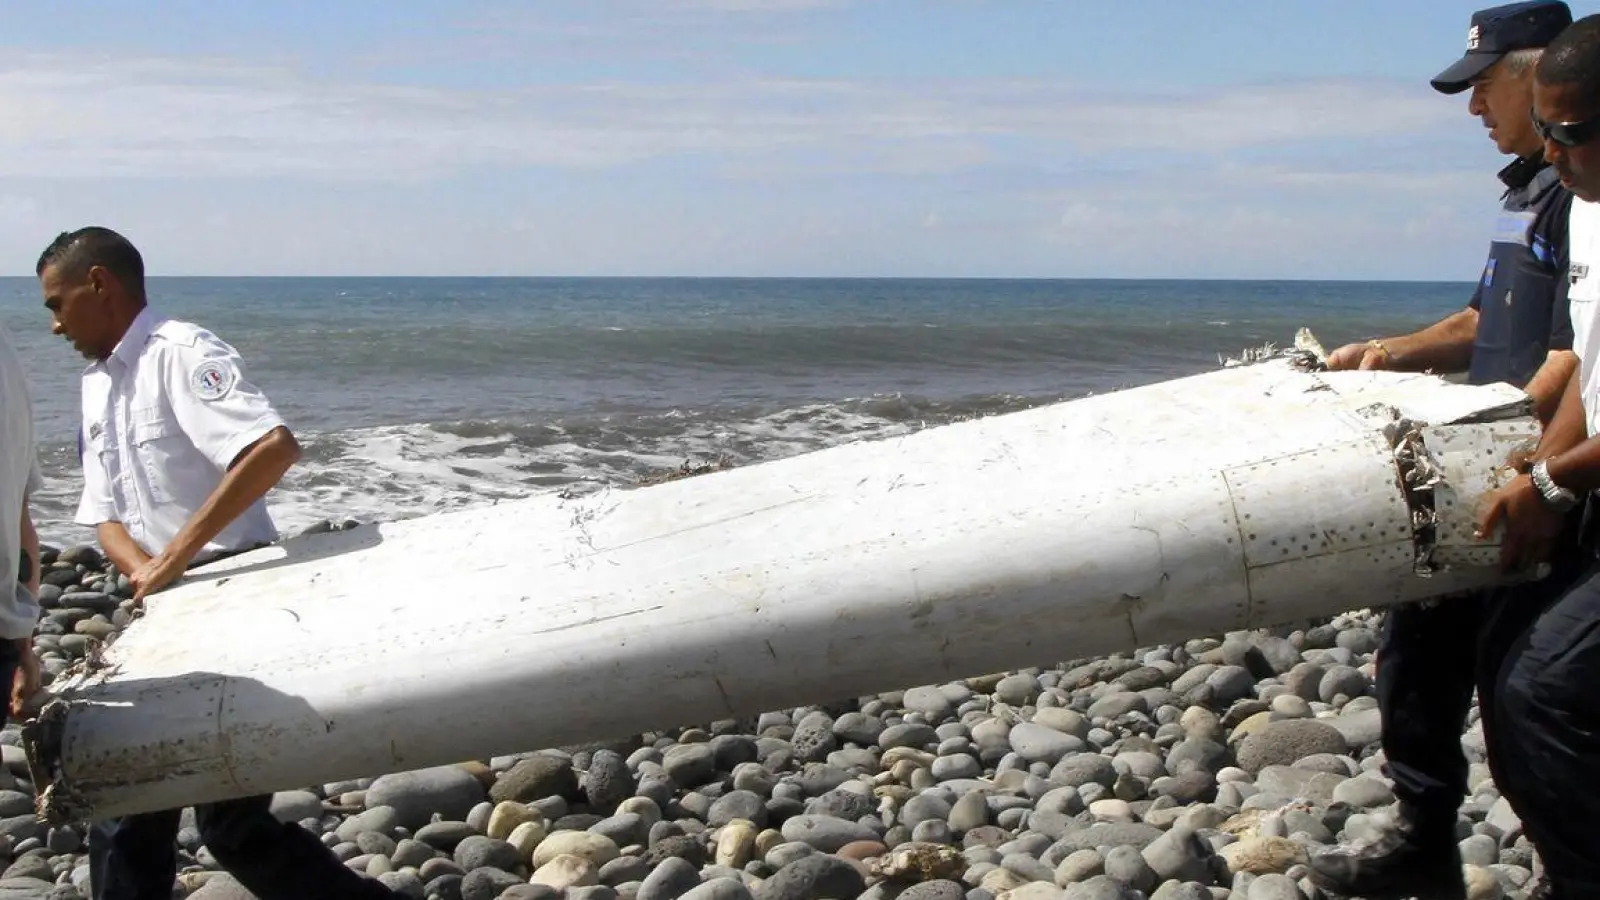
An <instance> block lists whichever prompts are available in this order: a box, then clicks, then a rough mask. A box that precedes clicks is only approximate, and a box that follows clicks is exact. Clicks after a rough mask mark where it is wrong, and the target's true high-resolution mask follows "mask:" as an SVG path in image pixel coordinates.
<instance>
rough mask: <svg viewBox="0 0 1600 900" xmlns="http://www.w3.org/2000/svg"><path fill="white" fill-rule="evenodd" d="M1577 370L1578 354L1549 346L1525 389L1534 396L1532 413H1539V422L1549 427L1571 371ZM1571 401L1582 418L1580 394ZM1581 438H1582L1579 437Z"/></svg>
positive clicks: (1561, 399) (1563, 395)
mask: <svg viewBox="0 0 1600 900" xmlns="http://www.w3.org/2000/svg"><path fill="white" fill-rule="evenodd" d="M1577 371H1578V355H1577V354H1576V353H1573V352H1572V351H1571V350H1552V351H1550V353H1549V355H1547V356H1546V357H1545V361H1544V365H1542V366H1540V367H1539V371H1537V372H1535V373H1534V375H1533V377H1532V378H1531V379H1529V380H1528V385H1527V387H1526V388H1524V390H1526V391H1527V392H1528V396H1529V397H1531V398H1532V399H1533V411H1534V415H1536V416H1538V417H1539V424H1541V425H1543V426H1545V427H1546V428H1548V427H1549V426H1550V423H1551V421H1552V420H1553V419H1554V418H1555V414H1556V410H1557V409H1558V408H1559V407H1560V406H1561V404H1562V402H1563V400H1564V398H1565V397H1566V394H1567V389H1568V386H1569V382H1573V380H1574V379H1573V373H1575V372H1577ZM1573 402H1574V403H1576V404H1577V406H1578V410H1579V416H1578V420H1579V421H1580V422H1581V421H1582V420H1583V416H1582V414H1581V413H1582V407H1583V403H1582V398H1581V397H1576V396H1575V397H1574V398H1573ZM1580 440H1581V438H1580Z"/></svg>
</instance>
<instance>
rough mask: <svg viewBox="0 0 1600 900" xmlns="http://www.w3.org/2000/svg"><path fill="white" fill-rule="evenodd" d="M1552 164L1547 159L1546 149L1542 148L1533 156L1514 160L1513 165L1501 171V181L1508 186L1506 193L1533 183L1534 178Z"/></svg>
mask: <svg viewBox="0 0 1600 900" xmlns="http://www.w3.org/2000/svg"><path fill="white" fill-rule="evenodd" d="M1549 165H1550V164H1549V163H1548V162H1546V161H1545V158H1544V149H1543V148H1540V150H1539V151H1538V152H1537V153H1534V154H1533V155H1531V156H1521V157H1518V158H1516V159H1514V160H1512V162H1511V165H1509V166H1506V167H1505V168H1504V169H1501V170H1500V172H1499V176H1500V183H1501V184H1503V185H1505V186H1506V193H1507V194H1509V193H1511V192H1512V191H1516V190H1521V189H1522V188H1525V187H1527V186H1528V185H1530V184H1532V183H1533V179H1534V178H1535V177H1536V176H1538V174H1539V173H1540V172H1543V171H1544V170H1545V169H1546V168H1547V167H1548V166H1549Z"/></svg>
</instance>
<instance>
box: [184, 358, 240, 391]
mask: <svg viewBox="0 0 1600 900" xmlns="http://www.w3.org/2000/svg"><path fill="white" fill-rule="evenodd" d="M233 382H234V371H233V367H232V366H230V365H228V364H227V363H224V362H222V361H221V360H216V359H206V360H201V361H200V362H199V363H198V364H197V365H196V366H195V367H194V368H193V369H191V370H190V371H189V389H190V390H192V391H194V395H195V396H196V397H199V398H200V399H201V400H221V399H222V398H223V397H226V396H228V391H231V390H233Z"/></svg>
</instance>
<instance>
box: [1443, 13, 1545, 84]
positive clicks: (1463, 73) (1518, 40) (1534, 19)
mask: <svg viewBox="0 0 1600 900" xmlns="http://www.w3.org/2000/svg"><path fill="white" fill-rule="evenodd" d="M1571 24H1572V10H1570V9H1568V8H1567V4H1565V3H1563V2H1561V0H1532V2H1529V3H1511V4H1507V5H1505V6H1496V7H1492V8H1490V9H1480V10H1478V11H1477V12H1475V13H1473V14H1472V25H1471V27H1470V28H1468V29H1467V52H1466V54H1465V55H1463V56H1462V57H1461V58H1460V59H1458V60H1456V62H1455V64H1454V65H1452V66H1450V68H1448V69H1445V70H1444V71H1443V72H1440V73H1439V74H1438V75H1436V76H1434V78H1433V80H1432V81H1431V82H1429V83H1430V84H1432V85H1433V87H1434V90H1437V91H1439V92H1440V93H1443V94H1459V93H1461V92H1462V91H1464V90H1466V89H1467V88H1468V87H1469V86H1470V85H1471V82H1472V79H1474V78H1476V77H1478V76H1479V75H1481V74H1482V73H1483V72H1484V70H1486V69H1488V68H1489V67H1490V66H1492V65H1494V64H1495V63H1496V62H1498V61H1499V60H1500V57H1502V56H1504V55H1506V54H1507V53H1510V52H1511V51H1513V50H1525V49H1528V48H1532V47H1543V46H1545V45H1547V44H1549V43H1550V42H1551V41H1553V40H1555V37H1556V35H1558V34H1560V33H1561V32H1562V31H1563V30H1564V29H1565V28H1566V27H1567V26H1568V25H1571Z"/></svg>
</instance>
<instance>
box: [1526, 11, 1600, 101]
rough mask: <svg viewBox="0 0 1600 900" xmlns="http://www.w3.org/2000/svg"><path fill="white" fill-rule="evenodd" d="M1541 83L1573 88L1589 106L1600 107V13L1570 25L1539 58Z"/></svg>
mask: <svg viewBox="0 0 1600 900" xmlns="http://www.w3.org/2000/svg"><path fill="white" fill-rule="evenodd" d="M1536 77H1537V78H1538V79H1539V82H1540V83H1541V84H1561V85H1574V86H1576V87H1577V89H1578V91H1579V93H1581V94H1582V95H1583V96H1584V97H1585V98H1586V99H1587V100H1588V101H1589V102H1590V103H1593V104H1595V105H1596V106H1600V13H1596V14H1594V15H1589V16H1584V17H1583V18H1581V19H1579V20H1578V21H1576V22H1573V23H1572V24H1571V25H1568V26H1567V27H1566V28H1565V29H1564V30H1563V31H1562V32H1561V33H1560V34H1558V35H1556V38H1555V40H1553V41H1551V42H1550V46H1548V47H1546V48H1545V51H1544V56H1542V57H1541V58H1540V59H1539V68H1538V70H1537V72H1536Z"/></svg>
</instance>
